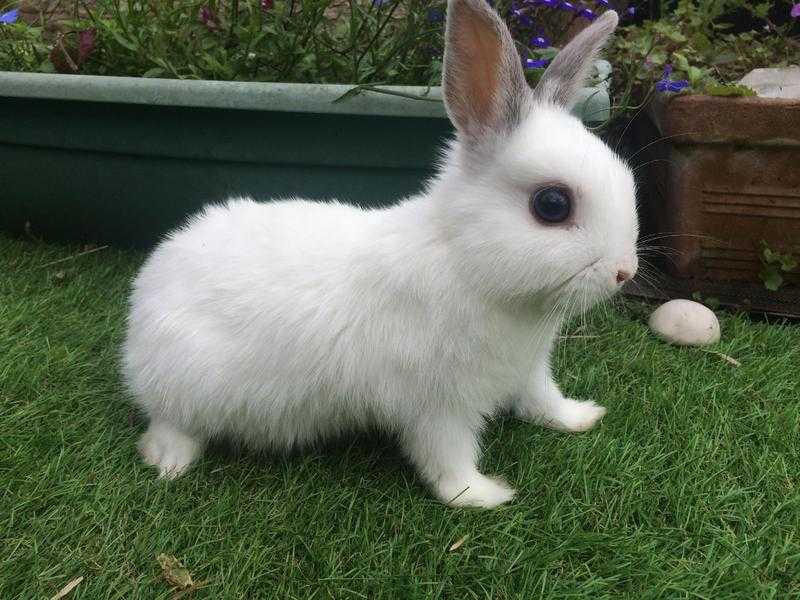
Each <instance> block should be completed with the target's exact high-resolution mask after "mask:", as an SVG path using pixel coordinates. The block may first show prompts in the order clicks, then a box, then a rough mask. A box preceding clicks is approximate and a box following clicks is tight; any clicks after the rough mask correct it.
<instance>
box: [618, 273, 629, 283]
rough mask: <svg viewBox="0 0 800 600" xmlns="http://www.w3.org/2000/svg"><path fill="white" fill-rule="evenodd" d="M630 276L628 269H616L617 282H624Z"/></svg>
mask: <svg viewBox="0 0 800 600" xmlns="http://www.w3.org/2000/svg"><path fill="white" fill-rule="evenodd" d="M630 278H631V274H630V273H628V271H617V283H625V282H626V281H628V280H629V279H630Z"/></svg>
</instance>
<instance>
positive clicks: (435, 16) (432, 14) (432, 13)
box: [428, 8, 444, 23]
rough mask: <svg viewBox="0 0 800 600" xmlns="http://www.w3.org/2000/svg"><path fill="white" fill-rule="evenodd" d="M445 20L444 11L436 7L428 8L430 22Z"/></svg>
mask: <svg viewBox="0 0 800 600" xmlns="http://www.w3.org/2000/svg"><path fill="white" fill-rule="evenodd" d="M442 21H444V13H443V12H442V11H440V10H438V9H436V8H431V9H428V22H429V23H441V22H442Z"/></svg>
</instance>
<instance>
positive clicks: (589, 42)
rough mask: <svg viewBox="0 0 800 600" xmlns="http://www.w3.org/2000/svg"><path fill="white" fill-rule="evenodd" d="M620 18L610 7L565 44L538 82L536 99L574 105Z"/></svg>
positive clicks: (569, 106)
mask: <svg viewBox="0 0 800 600" xmlns="http://www.w3.org/2000/svg"><path fill="white" fill-rule="evenodd" d="M618 22H619V17H618V16H617V13H615V12H614V11H613V10H608V11H606V12H605V13H603V15H602V16H601V17H599V18H598V19H597V20H596V21H595V22H594V23H592V24H591V25H590V26H589V27H587V28H586V29H584V30H583V31H581V32H580V33H579V34H578V35H576V36H575V37H574V38H573V39H572V41H571V42H570V43H569V44H567V45H566V46H564V48H563V49H562V50H561V51H560V52H559V53H558V54H557V55H556V57H555V58H554V59H553V62H552V63H550V66H549V67H548V68H547V70H546V71H545V72H544V75H542V78H541V80H540V81H539V85H537V86H536V89H535V90H534V96H535V97H536V99H537V100H541V101H544V102H549V103H551V104H556V105H558V106H563V107H564V108H568V109H569V108H572V105H573V104H574V103H575V99H576V97H577V93H578V90H579V89H580V88H581V87H583V86H584V85H585V84H586V80H587V79H588V78H589V72H590V70H591V68H592V64H593V63H594V61H595V59H596V58H597V54H598V53H599V52H600V50H601V48H602V47H603V46H604V45H605V43H606V42H607V41H608V38H609V37H610V36H611V34H612V33H613V32H614V29H616V27H617V23H618Z"/></svg>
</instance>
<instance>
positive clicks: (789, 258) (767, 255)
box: [758, 240, 798, 292]
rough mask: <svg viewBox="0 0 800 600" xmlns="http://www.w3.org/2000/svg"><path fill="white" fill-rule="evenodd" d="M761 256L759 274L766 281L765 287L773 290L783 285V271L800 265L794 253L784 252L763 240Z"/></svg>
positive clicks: (788, 271)
mask: <svg viewBox="0 0 800 600" xmlns="http://www.w3.org/2000/svg"><path fill="white" fill-rule="evenodd" d="M759 258H760V259H761V271H760V272H759V274H758V276H759V277H760V278H761V281H763V282H764V287H765V288H767V289H768V290H770V291H773V292H775V291H777V290H779V289H780V288H781V287H782V286H783V284H784V277H783V273H790V272H792V271H794V270H795V269H797V266H798V262H797V259H796V258H795V257H794V256H793V255H792V254H790V253H786V254H782V253H781V252H778V251H777V250H773V249H772V248H770V247H769V246H768V245H767V242H765V241H763V240H762V242H761V252H760V253H759Z"/></svg>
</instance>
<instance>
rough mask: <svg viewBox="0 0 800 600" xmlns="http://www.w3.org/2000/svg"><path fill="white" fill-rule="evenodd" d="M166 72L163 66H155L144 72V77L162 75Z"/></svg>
mask: <svg viewBox="0 0 800 600" xmlns="http://www.w3.org/2000/svg"><path fill="white" fill-rule="evenodd" d="M163 74H164V69H162V68H161V67H153V68H152V69H148V70H147V71H145V72H144V73H142V77H161V76H162V75H163Z"/></svg>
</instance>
